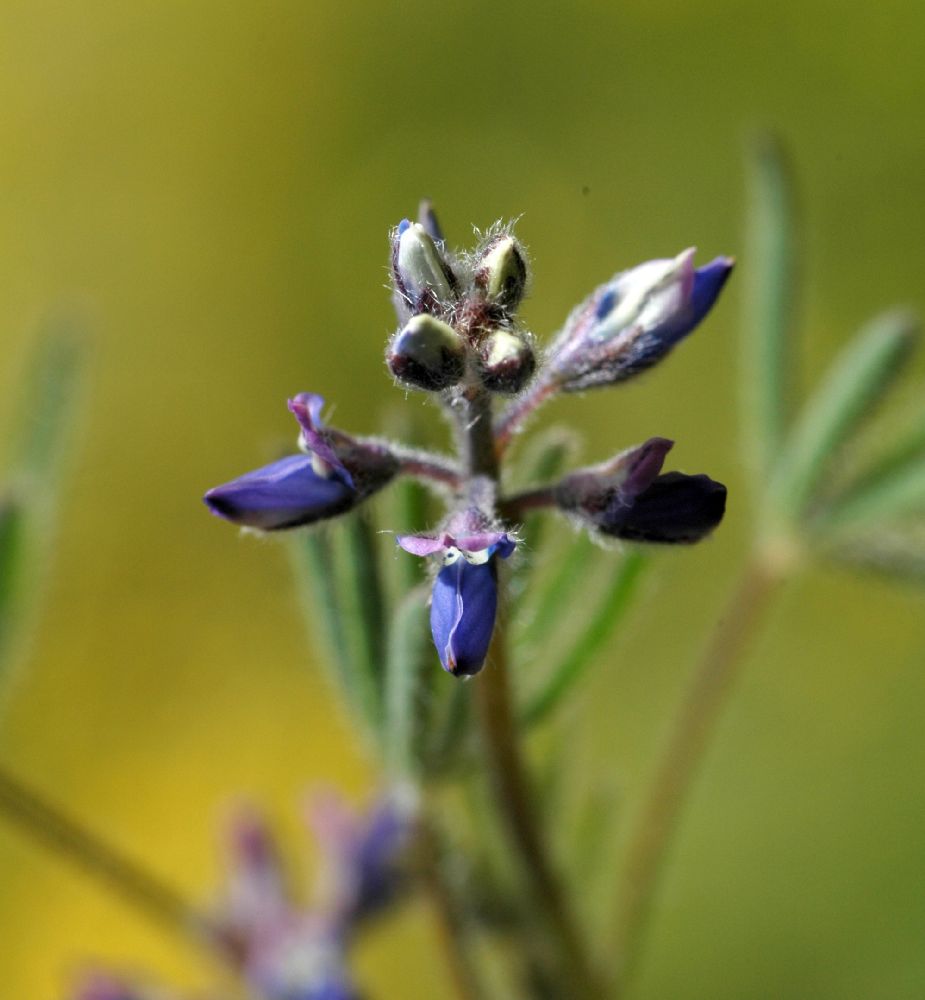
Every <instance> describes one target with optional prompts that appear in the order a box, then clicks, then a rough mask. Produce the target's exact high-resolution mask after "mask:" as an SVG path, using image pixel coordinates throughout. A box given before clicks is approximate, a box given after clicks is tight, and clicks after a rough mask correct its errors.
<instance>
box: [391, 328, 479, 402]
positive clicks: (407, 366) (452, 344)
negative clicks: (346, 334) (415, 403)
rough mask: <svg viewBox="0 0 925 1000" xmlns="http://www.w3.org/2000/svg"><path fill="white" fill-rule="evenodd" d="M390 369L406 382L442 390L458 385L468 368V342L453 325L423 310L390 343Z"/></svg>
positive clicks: (429, 388) (435, 390)
mask: <svg viewBox="0 0 925 1000" xmlns="http://www.w3.org/2000/svg"><path fill="white" fill-rule="evenodd" d="M386 361H387V363H388V366H389V371H391V373H392V374H393V375H394V376H395V378H397V379H398V381H399V382H401V383H402V384H404V385H407V386H411V387H413V388H415V389H425V390H427V391H429V392H438V391H440V390H441V389H449V388H450V387H451V386H454V385H457V384H458V383H459V381H460V379H462V377H463V374H464V373H465V370H466V342H465V341H464V340H463V338H462V337H461V336H460V335H459V334H458V333H457V332H456V331H455V330H454V329H453V327H451V326H449V325H448V324H446V323H444V322H442V321H441V320H439V319H436V318H435V317H433V316H430V315H429V314H427V313H419V314H418V315H417V316H412V317H411V319H410V320H409V321H408V322H407V323H406V324H405V326H404V327H403V328H402V329H401V330H399V331H398V333H397V334H396V335H395V337H394V338H393V339H392V342H391V344H389V349H388V352H387V354H386Z"/></svg>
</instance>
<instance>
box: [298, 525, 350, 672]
mask: <svg viewBox="0 0 925 1000" xmlns="http://www.w3.org/2000/svg"><path fill="white" fill-rule="evenodd" d="M331 548H332V546H331V538H330V531H329V529H325V528H318V529H315V530H313V531H299V532H295V533H294V534H293V536H292V538H291V539H290V552H291V555H292V566H293V570H294V572H295V577H296V582H297V584H298V588H299V595H300V598H301V603H302V606H303V609H304V610H305V611H306V612H307V614H308V615H310V617H311V625H312V626H314V625H316V624H317V626H318V627H319V628H320V629H321V630H322V631H323V633H324V642H325V644H326V645H327V647H328V650H327V651H328V653H329V654H330V655H331V657H332V658H333V659H334V660H336V661H337V664H338V666H339V668H340V671H341V674H342V675H344V674H345V673H346V672H347V671H348V664H347V645H346V637H345V629H346V625H345V622H344V620H343V612H342V608H341V607H340V604H339V602H338V599H337V587H336V584H335V579H334V556H333V553H332V551H331Z"/></svg>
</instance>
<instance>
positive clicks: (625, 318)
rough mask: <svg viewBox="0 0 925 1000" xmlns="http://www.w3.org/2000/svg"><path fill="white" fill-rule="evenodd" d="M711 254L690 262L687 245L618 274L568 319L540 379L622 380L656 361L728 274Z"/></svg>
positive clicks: (572, 385) (587, 383)
mask: <svg viewBox="0 0 925 1000" xmlns="http://www.w3.org/2000/svg"><path fill="white" fill-rule="evenodd" d="M733 263H734V262H733V260H732V259H731V258H729V257H717V258H716V259H715V260H713V261H711V262H710V263H709V264H707V265H706V266H704V267H700V268H695V267H694V250H693V249H690V250H685V251H684V252H683V253H681V254H679V255H678V256H677V257H675V258H673V259H668V260H653V261H649V262H647V263H645V264H640V265H639V266H638V267H634V268H632V269H631V270H629V271H623V272H621V273H620V274H618V275H616V276H615V277H614V278H612V279H611V280H610V281H608V282H607V283H606V284H604V285H601V286H600V287H599V288H597V289H595V291H594V292H592V293H591V295H590V296H589V297H588V298H587V299H586V300H585V301H584V302H583V303H582V304H581V305H580V306H578V307H577V308H576V309H575V311H574V312H573V313H572V314H571V316H569V318H568V321H567V322H566V324H565V328H564V329H563V331H562V333H561V334H560V335H559V337H558V338H557V339H556V341H555V343H554V344H553V345H552V348H551V349H550V353H549V359H548V365H547V369H546V378H548V380H549V381H550V382H551V383H553V384H554V385H555V386H556V388H558V389H560V390H562V391H564V392H576V391H580V390H582V389H590V388H593V387H595V386H603V385H612V384H614V383H615V382H622V381H623V380H624V379H627V378H630V377H631V376H633V375H635V374H637V373H638V372H641V371H644V370H645V369H646V368H650V367H651V366H652V365H654V364H655V363H656V362H657V361H660V360H661V359H662V358H663V357H664V356H665V355H666V354H667V353H668V352H669V351H670V350H671V348H672V347H674V346H675V344H677V343H678V341H679V340H682V339H683V338H684V337H686V336H687V335H688V334H689V333H690V332H691V331H692V330H693V329H694V328H695V327H696V326H697V324H698V323H699V322H700V321H701V320H702V319H703V318H704V317H705V316H706V315H707V313H708V312H709V311H710V309H711V308H712V306H713V303H714V302H715V301H716V299H717V298H718V297H719V294H720V292H721V291H722V289H723V286H724V285H725V283H726V279H727V278H728V277H729V274H730V273H731V271H732V267H733Z"/></svg>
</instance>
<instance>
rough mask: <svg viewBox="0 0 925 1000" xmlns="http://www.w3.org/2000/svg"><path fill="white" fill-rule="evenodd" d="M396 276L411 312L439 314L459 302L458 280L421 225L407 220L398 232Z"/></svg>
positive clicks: (397, 286)
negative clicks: (456, 300)
mask: <svg viewBox="0 0 925 1000" xmlns="http://www.w3.org/2000/svg"><path fill="white" fill-rule="evenodd" d="M392 272H393V276H394V278H395V284H396V288H397V291H398V292H399V294H400V296H401V297H402V298H403V299H404V301H405V302H406V303H407V305H408V307H409V308H410V310H411V312H435V311H437V310H438V309H440V308H442V307H443V306H445V305H447V304H448V303H450V302H452V301H453V300H454V299H455V298H456V284H457V283H456V276H455V275H454V274H453V271H452V269H451V267H450V265H449V263H448V262H447V260H446V259H445V257H444V255H443V253H442V251H441V249H440V248H439V247H438V246H437V244H436V243H435V242H434V240H433V239H432V238H431V236H430V234H429V233H428V232H427V230H426V229H425V228H424V226H422V225H421V224H420V223H419V222H408V220H407V219H405V220H404V221H402V223H401V224H400V225H399V227H398V229H397V230H396V232H395V237H394V240H393V264H392Z"/></svg>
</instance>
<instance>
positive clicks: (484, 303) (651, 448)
mask: <svg viewBox="0 0 925 1000" xmlns="http://www.w3.org/2000/svg"><path fill="white" fill-rule="evenodd" d="M390 242H391V275H392V293H393V294H392V299H393V303H394V305H395V311H396V315H397V317H398V329H397V330H396V331H395V333H394V335H393V336H392V337H391V339H390V341H389V344H388V346H387V349H386V364H387V366H388V369H389V371H390V372H391V374H392V376H393V377H394V378H395V380H396V381H397V382H398V384H399V385H400V386H402V387H403V388H406V389H416V390H420V391H423V392H428V393H431V394H432V395H433V396H434V397H435V398H436V399H437V400H438V401H439V402H440V403H441V404H442V405H444V406H445V407H446V408H447V410H448V412H449V413H450V414H451V416H452V419H453V420H454V422H455V424H456V429H457V444H458V452H459V455H458V458H457V459H455V460H454V459H452V458H447V457H445V456H434V455H427V454H423V453H420V452H414V451H412V450H411V449H409V448H407V447H405V446H403V445H400V444H397V443H393V442H384V441H379V440H376V439H369V438H353V437H351V436H350V435H347V434H345V433H343V432H342V431H338V430H336V429H333V428H327V427H325V426H324V425H323V424H322V423H321V420H320V411H321V406H322V400H321V397H320V396H316V395H311V394H302V395H299V396H296V397H295V398H294V399H293V400H292V401H291V402H290V404H289V407H290V409H291V410H292V412H293V414H294V415H295V417H296V419H297V420H298V422H299V425H300V428H301V435H300V442H299V443H300V446H301V448H302V450H303V451H304V452H305V453H306V454H305V455H298V456H291V457H288V458H283V459H281V460H280V461H278V462H275V463H273V464H271V465H268V466H265V467H264V468H261V469H258V470H257V471H256V472H251V473H248V474H246V475H244V476H241V477H240V478H238V479H235V480H232V481H231V482H230V483H226V484H225V485H224V486H219V487H217V488H215V489H213V490H210V491H209V492H208V493H207V494H206V497H205V500H206V503H207V504H208V506H209V508H210V509H211V510H212V512H213V513H215V514H218V515H219V516H221V517H224V518H226V519H228V520H230V521H233V522H235V523H237V524H241V525H245V526H247V527H250V528H255V529H258V530H263V531H276V530H279V529H284V528H294V527H299V526H302V525H307V524H312V523H314V522H316V521H321V520H324V519H330V518H334V517H338V516H340V515H343V514H346V513H347V512H348V511H351V510H353V509H354V508H356V507H357V506H359V505H360V504H361V503H362V502H363V501H365V500H366V499H368V498H369V497H370V496H372V495H373V494H374V493H376V492H378V491H379V490H380V489H382V488H383V487H384V486H386V485H388V484H389V483H390V482H391V481H392V480H394V479H395V478H397V477H399V476H401V475H410V476H415V477H417V478H419V479H421V480H423V481H425V482H427V483H429V484H430V485H433V486H436V487H437V488H438V490H439V493H440V497H441V499H443V500H444V501H445V502H446V504H447V513H446V517H445V518H444V519H443V521H442V522H441V523H440V525H439V527H438V528H437V530H436V531H433V532H431V533H424V534H402V535H400V536H399V537H398V543H399V545H400V546H401V547H402V548H403V549H405V550H406V551H408V552H410V553H411V554H413V555H417V556H425V557H432V558H434V559H436V561H437V563H438V565H437V568H436V572H435V575H434V583H433V588H432V594H431V599H430V628H431V634H432V637H433V641H434V646H435V647H436V651H437V656H438V658H439V660H440V663H441V664H442V666H443V668H444V669H445V670H446V671H447V672H448V673H450V674H452V675H454V676H456V677H464V676H470V675H472V674H476V673H478V672H479V671H480V670H481V669H482V666H483V664H484V662H485V659H486V656H487V655H488V650H489V645H490V642H491V636H492V631H493V629H494V625H495V619H496V616H497V609H498V596H499V579H498V575H499V574H498V568H499V562H500V561H501V560H505V559H508V558H509V557H510V556H511V555H512V554H513V553H514V550H515V544H516V543H515V538H516V529H517V526H518V522H519V521H520V520H521V519H522V517H523V516H524V513H525V512H526V511H528V510H530V509H533V508H536V507H543V506H545V507H549V508H552V509H555V510H558V511H560V512H561V513H563V514H565V515H566V516H568V517H570V518H572V519H573V520H575V521H577V522H578V523H579V524H580V525H581V526H582V527H585V528H587V529H588V530H589V531H591V532H592V533H595V534H598V535H609V536H613V537H618V538H622V539H626V540H629V541H634V542H661V543H677V542H685V543H689V542H696V541H699V540H700V539H702V538H704V537H705V536H706V535H708V534H709V533H710V531H712V530H713V529H714V528H715V527H716V526H717V525H718V524H719V522H720V521H721V519H722V517H723V512H724V510H725V499H726V490H725V488H724V487H723V486H722V485H721V484H720V483H717V482H715V481H713V480H712V479H710V478H708V477H707V476H703V475H698V476H689V475H685V474H683V473H681V472H669V473H666V474H661V467H662V463H663V461H664V459H665V455H666V454H667V452H668V450H669V448H671V446H672V442H671V441H669V440H667V439H666V438H652V439H650V440H649V441H647V442H646V443H645V444H643V445H641V446H639V447H637V448H632V449H630V450H629V451H625V452H622V453H621V454H619V455H617V456H616V458H614V459H611V460H610V461H608V462H605V463H603V464H601V465H598V466H594V467H590V468H586V469H580V470H578V471H576V472H573V473H571V474H570V475H566V476H565V477H564V478H563V479H561V480H560V481H559V482H557V483H552V484H544V485H541V486H539V487H536V488H533V489H529V490H526V491H524V492H522V493H519V494H514V495H511V496H504V495H503V494H502V493H501V491H500V488H499V483H500V482H501V477H500V470H499V469H498V462H499V459H500V458H501V457H503V454H504V451H505V448H506V446H507V445H508V443H509V442H510V440H511V438H512V436H513V434H514V433H516V432H517V431H518V430H519V429H520V427H521V425H522V424H523V422H524V420H525V418H526V417H527V416H528V415H529V414H530V413H532V412H533V411H534V410H535V409H536V408H537V407H538V406H539V405H540V404H541V403H543V402H545V401H546V400H547V399H549V398H551V397H552V396H554V395H555V394H556V393H558V392H576V391H580V390H583V389H589V388H596V387H600V386H606V385H614V384H617V383H619V382H622V381H625V380H626V379H628V378H630V377H632V376H634V375H636V374H638V373H639V372H641V371H643V370H645V369H647V368H650V367H651V366H652V365H654V364H655V363H656V362H658V361H659V360H661V359H662V358H663V357H665V356H666V355H667V354H668V353H669V351H671V349H672V348H673V347H674V346H675V345H677V344H678V343H679V342H680V341H681V340H682V339H683V338H684V337H686V336H687V335H688V334H689V333H691V331H692V330H693V329H694V328H695V327H696V326H697V325H698V324H699V323H700V322H701V321H702V320H703V319H704V318H705V316H706V315H707V313H708V312H709V311H710V309H711V308H712V307H713V304H714V303H715V302H716V300H717V298H718V296H719V294H720V292H721V291H722V288H723V286H724V284H725V282H726V280H727V278H728V277H729V274H730V271H731V270H732V264H733V262H732V260H731V259H730V258H728V257H717V258H716V259H715V260H713V261H712V262H711V263H709V264H706V265H705V266H702V267H699V268H698V267H695V265H694V251H693V250H685V251H684V252H683V253H681V254H679V255H678V256H677V257H670V258H666V259H664V260H655V261H650V262H649V263H646V264H642V265H640V266H638V267H635V268H631V269H630V270H628V271H623V272H620V273H619V274H617V275H616V276H615V277H614V278H612V279H611V280H610V281H609V282H607V283H606V284H604V285H601V286H600V287H599V288H598V289H596V290H595V291H594V292H592V294H591V295H590V296H589V297H588V298H587V299H586V300H585V302H584V303H582V304H581V305H580V306H579V307H578V308H577V309H575V310H574V311H573V312H572V314H571V315H570V316H569V318H568V320H567V321H566V323H565V326H564V328H563V329H562V331H561V332H560V333H559V335H558V336H557V337H556V338H555V339H554V340H553V342H552V346H551V347H550V349H549V351H548V352H547V353H546V356H545V358H544V359H543V360H539V358H538V354H537V351H536V348H535V346H534V338H533V335H532V334H531V333H530V331H528V330H526V329H525V328H524V327H523V325H522V324H521V322H520V320H519V318H518V315H517V311H518V308H519V306H520V304H521V302H522V301H523V298H524V296H525V295H526V293H527V291H528V289H529V287H530V267H529V263H528V260H527V254H526V251H525V249H524V247H523V245H522V244H521V243H520V241H519V240H518V239H517V237H516V236H515V235H514V233H513V229H512V227H511V226H502V225H496V226H493V227H492V228H491V229H490V230H489V231H488V232H487V234H486V235H485V236H484V237H483V238H482V239H481V241H480V243H479V245H478V246H477V247H476V248H475V250H474V251H472V252H471V253H461V252H460V253H452V252H450V250H449V249H448V248H447V245H446V243H445V241H444V238H443V233H442V230H441V228H440V225H439V223H438V222H437V219H436V216H435V215H434V212H433V209H432V208H431V206H430V204H429V203H424V204H423V205H422V207H421V213H420V217H419V221H417V222H411V221H409V220H407V219H406V220H404V221H402V222H401V223H400V224H399V225H398V226H396V228H395V229H394V230H393V231H392V233H391V236H390ZM496 396H501V397H502V398H504V397H507V398H508V399H509V402H508V405H507V408H506V409H505V411H504V412H503V413H502V414H501V416H500V417H499V418H498V419H497V420H496V421H495V422H494V425H493V424H492V406H493V404H492V399H493V397H496ZM510 397H513V399H510Z"/></svg>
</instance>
